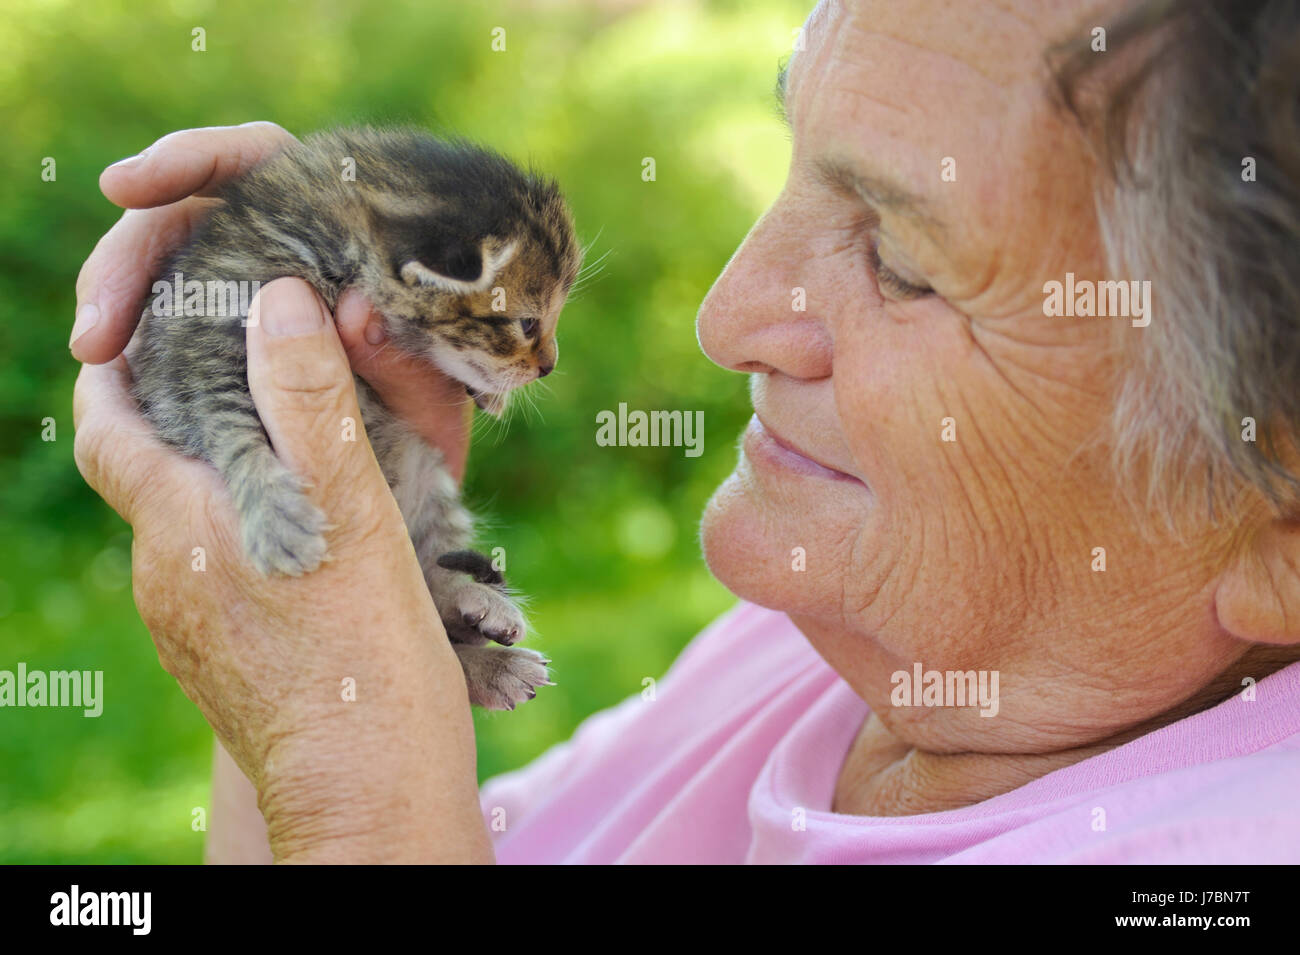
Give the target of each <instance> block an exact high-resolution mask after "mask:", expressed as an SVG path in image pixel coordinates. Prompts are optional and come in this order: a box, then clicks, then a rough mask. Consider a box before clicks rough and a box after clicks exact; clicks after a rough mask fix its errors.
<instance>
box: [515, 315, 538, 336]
mask: <svg viewBox="0 0 1300 955" xmlns="http://www.w3.org/2000/svg"><path fill="white" fill-rule="evenodd" d="M519 328H520V329H521V330H522V331H523V333H524V337H525V338H536V337H537V333H538V332H539V331H541V328H542V324H541V322H539V321H538V320H537V319H535V318H521V319H519Z"/></svg>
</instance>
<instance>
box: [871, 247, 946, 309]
mask: <svg viewBox="0 0 1300 955" xmlns="http://www.w3.org/2000/svg"><path fill="white" fill-rule="evenodd" d="M871 272H872V274H873V275H874V276H875V278H876V284H877V285H878V286H879V287H880V290H881V291H882V292H884V293H885V294H886V295H888V296H889V297H890V298H893V299H898V300H900V301H905V302H906V301H910V300H912V299H914V298H924V297H925V296H927V295H933V294H934V289H932V288H930V286H928V285H917V284H914V283H912V282H909V281H907V280H906V279H904V278H902V277H901V276H899V275H898V273H896V272H894V271H893V270H892V269H890V268H889V266H887V265H885V263H884V262H882V261H880V252H879V249H878V248H877V246H876V244H875V243H874V242H873V243H872V244H871Z"/></svg>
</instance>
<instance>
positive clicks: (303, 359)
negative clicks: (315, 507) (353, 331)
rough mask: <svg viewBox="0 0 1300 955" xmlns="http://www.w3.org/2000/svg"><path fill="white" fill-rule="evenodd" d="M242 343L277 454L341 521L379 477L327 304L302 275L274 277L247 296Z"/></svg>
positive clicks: (254, 392)
mask: <svg viewBox="0 0 1300 955" xmlns="http://www.w3.org/2000/svg"><path fill="white" fill-rule="evenodd" d="M247 342H248V387H249V391H250V392H252V395H253V402H254V404H256V406H257V413H258V416H259V417H260V418H261V419H262V425H263V427H265V428H266V433H267V436H268V437H269V438H270V439H271V446H272V447H273V448H274V449H275V453H276V456H277V457H278V458H279V459H280V460H281V461H282V462H284V464H286V465H288V466H289V468H290V469H292V470H293V471H294V472H295V473H297V474H298V476H299V477H301V478H303V479H304V480H305V481H306V482H307V484H308V485H309V486H310V487H311V488H312V489H313V492H312V493H313V495H314V496H315V497H316V498H317V500H318V502H325V501H328V502H330V504H331V507H332V510H331V512H330V519H331V520H333V521H335V522H336V523H339V524H345V523H346V522H347V520H348V517H349V513H348V512H349V511H352V512H359V511H361V510H362V509H363V508H364V506H365V505H366V504H367V503H368V502H369V500H370V497H371V496H372V495H371V494H370V493H369V489H371V488H373V487H375V486H379V487H381V488H383V487H386V482H385V481H384V478H383V475H382V474H381V473H380V471H379V467H378V465H377V463H376V462H375V456H374V454H373V453H372V452H371V450H370V445H369V444H368V443H367V441H366V438H365V432H364V429H363V426H362V424H361V412H360V410H359V408H358V406H357V395H356V388H355V387H354V385H353V381H352V371H351V369H350V368H349V367H348V359H347V355H345V354H344V352H343V348H342V346H341V345H340V344H339V337H338V334H337V333H336V332H335V330H334V322H333V319H332V316H331V315H330V313H329V310H328V309H327V308H326V307H325V303H324V302H323V301H322V300H321V298H320V296H319V295H317V294H316V291H315V289H313V288H312V287H311V286H310V285H308V284H307V283H306V282H304V281H302V280H301V279H291V278H284V279H276V280H275V281H274V282H271V283H270V284H268V285H265V286H263V287H262V288H261V289H260V290H259V291H258V293H257V295H256V296H254V298H253V303H252V306H251V308H250V309H249V313H248V331H247ZM390 500H391V498H390Z"/></svg>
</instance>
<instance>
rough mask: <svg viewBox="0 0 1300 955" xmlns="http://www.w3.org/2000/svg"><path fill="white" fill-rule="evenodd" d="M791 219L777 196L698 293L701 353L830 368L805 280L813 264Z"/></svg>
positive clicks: (724, 360)
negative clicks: (706, 289) (701, 298)
mask: <svg viewBox="0 0 1300 955" xmlns="http://www.w3.org/2000/svg"><path fill="white" fill-rule="evenodd" d="M798 222H799V219H798V217H797V216H795V215H792V214H791V209H790V207H789V204H788V203H783V202H782V201H781V200H778V201H777V203H776V205H774V206H773V207H772V208H771V209H769V210H768V211H767V212H766V213H764V215H763V217H762V218H761V219H759V220H758V222H756V223H755V224H754V227H753V228H752V229H750V230H749V235H747V236H745V240H744V241H743V242H742V243H741V244H740V248H739V249H737V250H736V253H735V254H734V255H733V256H732V257H731V261H730V262H728V263H727V267H726V268H725V269H723V270H722V274H721V275H720V276H718V279H717V281H715V282H714V283H713V288H711V289H709V294H708V295H706V296H705V298H704V302H703V304H702V305H701V306H700V311H699V314H698V316H697V317H696V320H695V330H696V335H697V336H698V338H699V341H700V347H701V348H702V349H703V350H704V354H706V355H708V356H709V358H710V359H711V360H712V361H713V362H715V363H716V364H718V365H721V366H722V367H723V368H729V369H731V370H732V371H741V372H781V373H783V374H786V375H790V376H791V377H794V378H809V379H815V378H824V377H826V376H827V375H829V374H830V373H831V359H832V357H833V349H832V339H831V336H830V333H829V331H828V330H827V328H826V327H825V325H824V323H823V322H822V321H820V320H819V319H818V318H817V310H816V308H815V307H814V305H813V304H811V303H812V302H814V301H815V299H816V296H815V295H813V294H810V293H811V292H812V291H813V290H812V289H810V288H808V287H807V283H809V282H811V281H813V280H815V278H816V263H815V261H813V259H812V256H811V254H810V252H809V251H808V250H809V245H808V242H807V236H806V235H804V234H802V233H801V230H800V228H799V227H798Z"/></svg>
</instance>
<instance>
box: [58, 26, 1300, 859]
mask: <svg viewBox="0 0 1300 955" xmlns="http://www.w3.org/2000/svg"><path fill="white" fill-rule="evenodd" d="M1298 44H1300V12H1297V9H1296V7H1295V5H1294V4H1293V3H1291V2H1283V0H1278V2H1230V0H1218V2H1208V0H1188V2H1185V3H1179V4H1172V3H1168V2H1141V0H1134V2H1131V3H1127V4H1125V3H1122V2H1121V3H1107V4H1104V5H1103V6H1101V7H1099V8H1098V9H1097V10H1095V11H1094V12H1093V13H1092V14H1091V15H1089V16H1084V17H1082V18H1081V17H1080V16H1079V5H1078V4H1077V3H1071V2H1055V0H1015V2H1011V3H1000V4H992V3H984V2H978V3H977V2H971V3H963V4H956V5H950V4H940V3H931V2H927V0H916V2H909V3H898V2H894V0H889V2H883V0H874V2H867V0H841V2H827V3H824V4H823V5H821V6H819V7H818V8H817V9H816V10H815V11H814V13H813V14H812V16H811V18H810V19H809V21H808V23H807V24H806V27H805V29H804V31H803V33H802V35H801V37H800V42H798V43H797V44H796V49H797V52H796V53H795V54H794V56H793V57H792V59H791V61H790V63H789V65H788V70H787V71H785V72H783V74H782V76H781V78H780V82H779V89H780V91H781V95H782V99H783V104H784V107H785V112H786V115H787V118H788V121H789V123H790V126H791V129H792V131H793V139H794V155H793V162H792V164H791V168H790V174H789V180H788V182H787V184H786V187H785V189H784V191H783V192H782V193H781V195H780V197H779V198H778V199H777V200H776V202H775V204H774V205H773V206H772V208H771V209H769V210H768V211H767V213H766V214H764V216H763V217H762V218H761V219H760V220H759V222H758V223H757V224H756V225H755V226H754V228H753V229H752V230H751V232H750V234H749V235H748V236H747V237H746V239H745V241H744V243H743V245H742V246H741V247H740V249H739V250H738V251H737V252H736V254H735V256H734V257H733V259H732V260H731V262H730V263H729V264H728V265H727V267H726V270H725V271H724V272H723V274H722V275H721V277H720V278H719V279H718V281H717V283H716V285H715V286H714V288H713V290H712V291H711V292H710V293H709V296H708V298H707V299H706V301H705V302H704V304H703V306H702V308H701V310H700V315H699V338H700V343H701V345H702V346H703V349H704V351H705V352H706V354H707V355H708V356H709V358H711V359H712V360H713V361H714V362H716V363H717V364H719V365H721V366H722V367H723V368H726V369H730V370H733V371H736V372H741V373H743V374H747V375H749V376H750V380H751V382H752V385H753V388H752V397H753V405H754V417H753V419H752V421H751V422H750V425H749V427H748V429H747V430H746V432H745V435H744V439H743V442H742V449H741V452H740V455H739V461H738V463H737V465H736V469H735V472H734V474H732V475H731V476H730V477H729V478H728V479H727V480H726V482H725V483H724V484H723V486H722V487H721V488H719V489H718V491H717V493H716V494H715V496H714V498H713V500H712V501H711V502H710V504H709V507H708V511H707V513H706V514H705V517H704V525H703V541H704V550H705V556H706V558H707V560H708V562H709V566H710V568H711V569H712V571H713V573H714V574H716V576H717V577H718V579H719V580H721V581H722V582H723V583H724V584H726V586H727V587H728V588H730V589H731V590H732V591H734V592H735V593H736V594H737V595H739V596H740V597H741V598H742V599H743V600H744V601H746V602H745V603H742V605H741V606H740V607H739V608H738V609H737V610H735V611H733V612H732V613H730V614H728V615H727V616H726V617H724V618H723V619H722V620H720V621H718V622H717V623H716V624H714V625H713V626H712V627H710V628H709V629H708V630H707V631H706V632H705V633H703V634H701V635H700V636H699V637H698V638H697V639H696V640H695V641H694V642H692V643H691V645H690V646H689V647H687V649H686V650H685V651H684V652H683V654H682V656H681V657H680V659H678V661H677V662H676V663H675V664H674V666H673V667H672V669H671V671H670V672H669V673H668V675H667V676H666V677H665V678H664V679H663V681H662V682H661V683H660V685H659V686H658V690H657V693H656V694H654V698H653V699H647V698H642V697H641V696H635V697H632V698H631V699H629V700H627V701H626V702H624V703H623V704H621V705H619V706H617V707H615V708H613V709H611V710H609V711H606V712H603V713H599V714H596V715H595V716H593V717H591V718H590V719H588V720H587V721H586V722H585V723H584V724H583V725H582V726H581V727H580V728H579V730H578V731H577V733H576V734H575V736H574V738H573V739H572V740H571V741H569V742H567V743H564V744H561V745H559V746H556V747H555V748H554V749H552V750H551V751H549V752H548V753H546V754H544V755H543V756H542V757H541V758H539V759H538V760H537V761H536V762H535V763H534V764H532V765H530V766H528V767H525V768H524V769H521V770H519V771H517V772H515V773H512V774H508V775H506V776H504V777H500V778H497V779H495V780H493V781H490V782H489V783H488V784H487V785H486V786H485V787H484V788H483V789H482V791H479V790H478V789H477V787H476V782H475V762H474V740H473V734H472V726H471V721H470V716H469V707H468V704H467V702H466V694H465V687H464V684H463V682H462V677H461V675H460V669H459V667H458V665H457V662H456V659H455V657H454V655H453V653H452V651H451V649H450V647H449V645H448V643H447V641H446V640H445V639H438V638H436V637H437V635H439V634H440V633H441V625H440V623H439V620H438V614H437V612H436V611H435V609H434V607H433V605H432V603H431V602H430V598H429V595H428V593H427V591H426V589H425V586H424V583H423V580H422V578H421V574H420V569H419V567H418V566H417V564H416V561H415V557H414V555H413V553H412V551H411V548H410V546H409V544H408V542H407V538H406V533H405V531H404V529H403V526H402V521H401V517H400V515H399V514H398V511H397V508H396V506H395V504H394V502H393V500H392V498H391V496H390V495H389V493H388V490H387V487H386V485H385V484H384V481H383V478H382V476H381V475H380V473H379V470H378V468H377V466H376V464H375V461H374V458H373V456H372V455H371V454H370V453H369V451H368V448H367V447H366V446H365V445H364V443H361V444H359V445H357V448H358V450H357V451H356V453H353V454H350V455H346V454H345V455H342V456H341V455H340V453H339V445H338V444H337V442H336V441H334V440H333V437H334V435H333V430H332V428H323V427H321V426H320V424H319V423H320V422H322V421H336V420H338V419H339V418H340V417H342V416H343V415H347V414H351V415H353V416H355V415H356V414H357V412H356V404H355V402H356V399H355V396H354V391H353V386H352V383H351V377H350V374H349V365H351V367H352V368H354V369H356V371H357V372H358V373H359V374H361V375H362V376H363V377H365V378H367V379H368V380H370V381H371V382H372V383H374V385H375V386H376V388H377V389H378V390H379V391H380V393H381V394H382V395H383V397H384V398H385V399H386V400H387V401H388V402H389V403H390V404H391V405H392V406H393V407H394V408H396V409H397V410H399V411H400V412H401V413H403V414H405V415H406V416H407V417H409V418H410V419H411V420H412V421H413V422H415V424H416V425H417V426H418V427H419V428H420V430H421V431H422V433H423V434H424V435H425V436H426V437H427V438H428V439H429V440H430V441H432V442H435V443H436V444H438V445H440V446H442V447H443V448H445V449H447V450H448V452H449V453H450V455H451V456H452V457H453V458H454V459H457V460H460V461H462V462H463V458H464V452H465V444H466V438H465V427H464V426H465V418H464V415H463V414H449V413H448V412H447V411H446V406H447V405H448V404H449V403H451V399H452V398H453V397H454V396H455V389H454V388H453V387H452V386H451V385H449V384H448V383H447V382H446V381H444V380H441V379H438V378H437V377H436V375H435V374H434V373H433V372H431V371H429V370H428V369H426V368H423V367H419V366H416V365H415V364H413V363H411V362H408V361H406V360H403V359H399V358H394V357H392V350H383V349H382V348H381V349H379V350H378V351H377V350H376V348H375V345H374V339H375V338H376V337H378V336H376V335H374V332H375V331H377V330H378V329H377V327H376V322H377V319H376V317H375V316H374V315H373V314H372V313H371V312H370V310H369V308H368V306H367V305H366V303H365V302H364V301H362V300H360V299H359V297H357V296H349V297H347V298H345V300H344V301H343V302H342V303H341V304H340V306H339V309H338V314H337V315H336V316H333V318H334V319H336V321H335V320H332V318H331V316H330V315H329V314H328V313H327V312H326V310H325V309H324V307H323V305H322V303H321V302H320V301H319V300H318V299H317V298H316V297H315V295H314V294H313V293H312V292H311V291H310V290H309V289H308V288H307V287H306V286H304V285H302V284H300V283H297V282H293V281H289V280H282V281H279V282H276V283H273V284H272V285H270V286H269V287H267V288H265V289H264V290H263V292H262V294H261V297H260V300H259V307H260V314H261V316H262V320H261V322H260V324H258V325H256V326H252V327H250V328H249V331H248V335H249V339H248V342H249V377H250V383H251V387H252V390H253V393H254V397H255V399H256V402H257V407H258V410H259V412H260V413H261V415H262V418H263V420H264V421H265V422H266V426H267V429H268V431H269V432H270V434H271V437H272V439H273V441H274V444H275V447H276V449H277V452H278V453H279V454H280V455H281V456H282V457H283V458H284V459H285V460H286V462H288V463H289V464H290V465H291V466H292V467H293V468H295V469H296V470H297V471H299V472H300V473H301V474H302V475H303V476H304V477H306V478H307V479H308V480H309V481H310V482H311V483H312V485H313V487H314V491H313V493H314V495H315V498H316V500H317V501H318V503H319V504H320V506H321V507H322V508H323V509H324V510H325V511H326V512H327V513H328V514H329V515H330V517H331V520H332V521H333V523H334V524H335V525H336V528H337V529H336V530H335V531H334V536H333V537H332V539H331V542H330V544H331V551H332V553H333V554H334V555H335V559H334V561H333V562H332V563H331V564H329V565H328V566H326V567H324V568H323V569H321V570H320V571H318V572H316V573H313V574H311V575H308V576H307V577H305V578H302V579H296V580H288V579H273V580H268V579H263V578H261V577H259V576H258V575H257V573H256V572H255V571H254V570H253V569H252V568H251V567H249V566H247V564H246V563H244V562H243V561H242V559H241V557H240V553H239V548H238V543H237V540H238V538H237V536H236V534H235V532H234V519H233V514H232V511H231V507H230V505H229V503H228V502H227V501H226V499H225V498H224V496H223V494H222V492H221V489H220V487H219V484H218V481H217V478H216V475H215V474H214V473H212V472H210V471H209V470H208V469H207V468H206V467H205V466H203V465H201V464H198V463H196V462H194V461H190V460H186V459H182V458H180V457H178V456H176V455H175V454H173V453H171V452H169V451H167V450H164V449H163V447H162V446H161V445H160V444H159V443H158V442H157V441H156V440H154V439H153V437H152V436H151V434H150V432H149V429H148V427H147V425H146V424H145V423H144V422H143V420H142V419H141V418H140V417H139V416H138V415H137V414H136V412H135V410H134V409H133V407H132V405H131V402H130V400H129V398H128V397H127V391H126V381H125V375H126V374H127V372H126V370H125V367H124V365H123V364H122V361H121V359H116V360H114V359H115V356H116V355H117V353H118V352H119V351H120V350H121V348H122V347H123V345H124V344H125V342H126V340H127V338H128V336H129V334H130V331H131V326H132V323H133V317H132V315H131V314H130V305H131V304H132V303H133V302H134V301H136V300H137V299H138V296H139V295H140V294H141V293H143V291H144V290H145V287H146V281H147V275H146V269H147V264H148V262H149V261H150V260H151V259H152V257H153V255H154V254H155V253H156V252H157V250H158V249H159V248H161V247H166V246H170V245H173V244H175V243H176V242H178V241H180V239H181V238H182V237H183V235H184V234H185V233H186V231H187V230H188V229H189V228H190V227H191V225H192V221H193V217H194V216H195V214H196V213H197V212H199V211H201V210H202V209H203V208H204V204H205V202H206V201H207V200H205V199H204V198H202V197H203V196H204V194H205V192H207V190H209V189H210V188H211V187H212V185H213V184H214V183H216V182H219V181H220V180H222V179H224V178H226V177H229V176H231V175H233V174H236V173H238V172H239V171H240V170H242V169H244V168H246V167H247V166H248V165H249V164H250V163H252V162H255V161H256V160H258V159H259V158H261V157H263V156H265V155H267V154H268V153H269V152H271V151H273V150H275V149H277V148H279V147H280V146H281V145H282V144H283V143H284V142H285V140H286V137H287V134H285V133H284V132H283V131H281V130H279V129H277V128H275V127H271V126H268V125H265V124H255V125H251V126H243V127H238V128H229V129H211V130H195V131H189V132H183V133H176V134H173V135H172V136H168V137H166V138H165V139H163V140H162V141H160V142H159V143H158V144H157V145H156V146H154V147H153V148H151V149H149V150H147V151H146V152H145V153H144V154H142V155H141V156H139V157H136V158H134V159H132V160H128V161H126V162H124V163H119V164H118V165H116V166H114V167H111V168H110V169H109V170H108V171H107V172H106V173H105V175H104V178H103V180H102V184H103V188H104V191H105V193H106V194H107V195H108V196H109V198H111V199H112V200H113V201H115V202H117V203H119V204H120V205H122V206H125V207H127V208H128V209H130V210H133V211H129V212H127V213H126V215H125V216H124V217H123V219H122V221H121V222H120V223H119V224H118V225H117V226H115V227H114V229H113V230H112V232H110V233H109V235H108V236H107V237H106V238H105V239H104V241H102V242H101V243H100V245H99V247H98V248H97V249H96V250H95V252H94V254H93V255H92V256H91V258H90V260H89V261H88V262H87V264H86V267H85V269H84V270H83V273H82V276H81V281H80V282H79V285H78V297H79V300H80V302H81V303H82V304H81V305H80V308H79V311H78V321H77V327H76V330H75V331H74V345H73V351H74V354H75V355H76V356H77V357H78V358H80V359H81V360H82V361H84V362H87V363H89V364H87V366H86V367H85V368H84V369H83V371H82V374H81V377H80V379H79V381H78V387H77V396H76V407H77V414H78V418H79V424H78V433H77V456H78V461H79V464H80V467H81V468H82V470H83V472H84V473H85V475H86V477H87V479H88V480H89V481H90V483H91V484H92V485H93V486H94V487H95V488H96V489H97V490H98V491H99V492H100V493H101V494H102V495H103V496H104V497H105V498H106V499H107V500H108V501H109V503H111V504H112V505H113V506H114V507H115V508H116V509H117V510H118V511H119V512H120V513H121V514H122V515H123V516H124V517H125V518H126V519H127V520H129V521H130V522H131V524H132V525H133V526H134V528H135V534H136V543H135V588H136V598H137V602H138V605H139V609H140V612H141V614H142V616H143V618H144V620H145V622H146V623H147V624H148V626H149V629H150V631H151V632H152V633H153V635H154V639H155V641H156V643H157V645H158V650H159V656H160V658H161V660H162V663H163V665H164V666H165V667H166V668H167V669H168V670H169V672H171V673H172V674H174V675H175V676H176V678H177V680H179V682H180V684H181V686H182V687H183V688H184V690H185V692H186V693H187V694H188V695H189V696H190V698H191V699H192V700H194V702H195V703H196V704H197V705H198V706H199V708H200V709H201V710H202V711H203V713H204V715H205V716H206V717H207V719H208V720H209V722H210V723H211V724H212V726H213V728H214V729H215V731H216V733H217V736H218V737H219V739H220V742H221V744H222V745H223V747H224V750H223V751H221V752H219V755H218V765H217V770H216V772H217V780H216V787H217V803H218V804H217V806H216V808H215V810H214V818H213V832H212V842H211V846H210V853H209V856H210V858H211V859H212V860H215V861H239V860H256V859H270V858H274V859H277V860H280V861H294V862H307V861H335V860H339V861H342V860H346V861H366V860H385V861H413V860H440V861H449V862H450V861H466V862H468V861H483V862H486V861H491V860H492V859H493V858H495V859H496V860H497V861H501V862H543V861H565V862H673V861H678V862H740V861H750V862H795V861H801V862H935V861H951V862H1013V861H1014V862H1048V861H1091V862H1210V861H1217V862H1250V863H1260V862H1267V861H1291V862H1295V861H1300V822H1298V821H1297V816H1296V814H1295V811H1294V806H1295V794H1296V793H1297V792H1300V664H1296V663H1295V661H1296V660H1297V659H1300V526H1298V525H1297V523H1296V520H1297V516H1298V515H1300V506H1298V505H1300V494H1297V487H1298V486H1300V440H1298V439H1300V435H1298V433H1297V432H1298V430H1300V392H1298V391H1297V379H1298V378H1300V376H1298V375H1297V370H1298V369H1300V284H1297V276H1300V130H1298V128H1297V125H1296V120H1295V117H1296V104H1297V93H1298V90H1300V80H1298V77H1300V58H1298V56H1297V52H1296V51H1297V49H1300V46H1298ZM1119 283H1123V284H1122V285H1121V284H1119ZM431 395H432V396H433V397H432V398H431ZM199 545H202V546H204V547H206V548H207V550H208V559H207V570H206V572H204V573H196V572H194V571H193V570H192V569H191V563H190V558H189V555H190V552H191V550H192V548H193V547H195V546H199ZM343 676H351V677H353V678H355V680H356V683H357V686H358V688H359V689H358V702H356V703H351V704H342V703H340V702H339V697H338V686H339V680H340V678H341V677H343ZM226 754H228V755H226ZM259 810H260V814H259ZM263 820H264V822H263Z"/></svg>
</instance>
